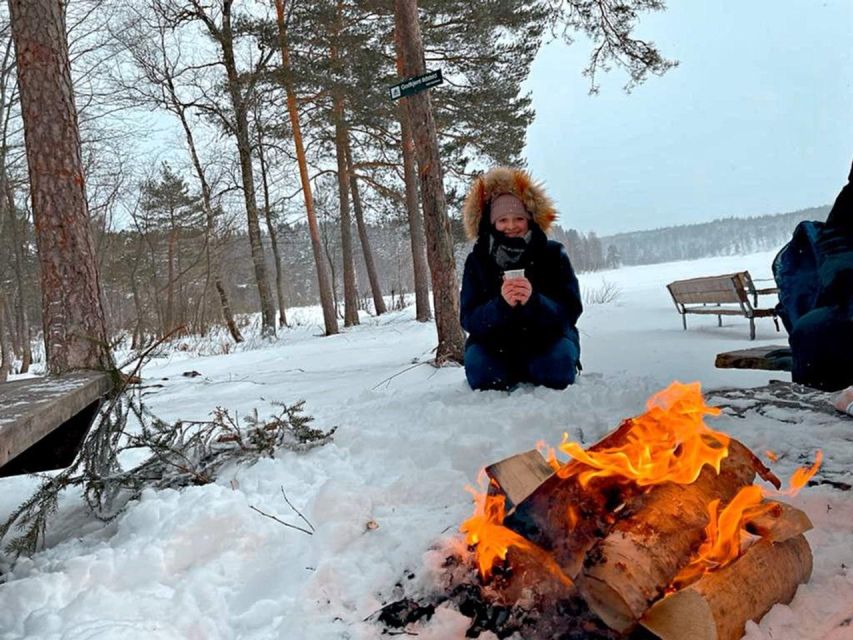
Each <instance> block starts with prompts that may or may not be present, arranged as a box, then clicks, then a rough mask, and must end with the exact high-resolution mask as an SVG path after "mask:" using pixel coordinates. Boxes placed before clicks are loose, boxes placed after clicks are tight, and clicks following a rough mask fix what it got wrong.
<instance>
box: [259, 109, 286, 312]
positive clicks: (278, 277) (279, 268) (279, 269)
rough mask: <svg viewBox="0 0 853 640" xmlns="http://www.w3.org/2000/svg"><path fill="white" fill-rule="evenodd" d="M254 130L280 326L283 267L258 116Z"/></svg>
mask: <svg viewBox="0 0 853 640" xmlns="http://www.w3.org/2000/svg"><path fill="white" fill-rule="evenodd" d="M255 131H257V133H258V161H259V162H260V165H261V185H262V187H263V190H264V219H265V220H266V223H267V233H269V234H270V246H271V247H272V255H273V261H274V262H275V291H276V295H277V296H278V324H279V326H280V327H286V326H287V311H286V309H287V305H286V304H285V298H284V268H283V265H282V262H281V251H279V248H278V231H276V229H275V223H274V221H273V219H272V207H271V206H270V185H269V175H268V173H267V158H266V154H265V153H264V135H263V130H262V128H261V119H260V117H256V118H255Z"/></svg>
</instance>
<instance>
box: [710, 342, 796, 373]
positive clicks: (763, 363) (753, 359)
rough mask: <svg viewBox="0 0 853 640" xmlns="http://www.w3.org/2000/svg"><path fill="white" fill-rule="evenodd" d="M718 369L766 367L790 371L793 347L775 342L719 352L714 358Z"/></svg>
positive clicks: (766, 368) (770, 369)
mask: <svg viewBox="0 0 853 640" xmlns="http://www.w3.org/2000/svg"><path fill="white" fill-rule="evenodd" d="M714 366H715V367H717V368H718V369H764V370H767V371H790V370H791V349H790V348H789V347H787V346H785V345H780V344H775V345H769V346H766V347H753V348H752V349H739V350H737V351H726V352H724V353H718V354H717V357H716V359H715V360H714Z"/></svg>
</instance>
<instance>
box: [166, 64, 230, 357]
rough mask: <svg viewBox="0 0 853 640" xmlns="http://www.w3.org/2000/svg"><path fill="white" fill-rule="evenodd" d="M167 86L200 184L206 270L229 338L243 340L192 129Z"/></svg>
mask: <svg viewBox="0 0 853 640" xmlns="http://www.w3.org/2000/svg"><path fill="white" fill-rule="evenodd" d="M168 86H169V91H170V99H171V100H172V104H173V107H174V109H175V112H176V113H177V114H178V118H180V120H181V126H182V127H183V129H184V137H185V138H186V141H187V147H189V151H190V158H191V159H192V163H193V168H194V169H195V174H196V178H198V181H199V184H200V185H201V204H202V207H203V208H204V218H205V223H206V229H205V230H206V232H207V238H206V239H205V243H206V245H207V247H206V248H207V263H208V270H209V271H213V284H214V286H215V287H216V292H217V293H218V294H219V309H220V311H221V312H222V320H223V321H224V322H225V326H226V327H227V328H228V333H230V334H231V339H232V340H234V342H238V343H239V342H243V334H241V333H240V329H239V328H238V327H237V324H236V323H235V322H234V314H233V313H232V311H231V302H230V300H229V299H228V291H227V290H226V289H225V283H224V282H223V281H222V257H221V256H220V255H219V254H218V253H216V254H214V249H213V246H212V245H213V244H214V243H215V242H216V240H217V233H216V220H215V217H214V214H213V203H212V202H211V198H210V185H209V184H208V183H207V178H206V177H205V175H204V169H203V168H202V166H201V160H200V159H199V157H198V152H197V151H196V147H195V136H193V132H192V129H190V125H189V122H187V116H186V113H185V111H184V109H183V105H180V104H179V103H178V100H177V93H176V92H175V88H174V86H173V85H172V81H171V78H170V79H169V80H168Z"/></svg>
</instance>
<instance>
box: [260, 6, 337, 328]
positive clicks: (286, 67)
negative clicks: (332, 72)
mask: <svg viewBox="0 0 853 640" xmlns="http://www.w3.org/2000/svg"><path fill="white" fill-rule="evenodd" d="M274 2H275V11H276V22H277V24H278V43H279V46H280V47H281V67H282V71H283V75H284V90H285V92H286V93H287V112H288V114H289V116H290V126H291V127H292V129H293V142H294V144H295V145H296V160H297V162H298V163H299V179H300V181H301V183H302V195H303V197H304V198H305V214H306V216H307V217H308V231H309V233H310V234H311V249H312V250H313V252H314V265H315V266H316V267H317V285H318V287H319V289H320V305H321V306H322V307H323V321H324V323H325V325H326V335H332V334H335V333H338V319H337V318H336V317H335V305H334V301H333V300H332V287H331V284H330V282H329V272H328V270H327V269H326V264H325V263H324V262H323V247H322V243H321V241H320V228H319V225H318V224H317V216H316V214H315V212H314V196H313V194H312V193H311V183H310V182H309V181H308V164H307V162H306V160H305V149H304V147H303V146H302V129H301V128H300V126H299V112H298V111H297V107H296V92H295V91H294V88H293V81H292V79H291V77H290V53H289V51H288V48H287V27H286V25H285V23H284V0H274Z"/></svg>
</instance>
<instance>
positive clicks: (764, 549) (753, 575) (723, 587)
mask: <svg viewBox="0 0 853 640" xmlns="http://www.w3.org/2000/svg"><path fill="white" fill-rule="evenodd" d="M811 572H812V552H811V549H810V548H809V543H808V542H807V541H806V539H805V537H804V536H802V535H799V536H797V537H795V538H791V539H789V540H786V541H784V542H770V541H769V540H760V541H758V542H756V543H755V544H753V545H752V546H751V547H749V549H747V551H746V553H745V554H744V555H743V556H741V557H740V558H738V559H737V560H735V561H734V562H733V563H732V564H730V565H729V566H727V567H724V568H723V569H720V570H719V571H714V572H712V573H708V574H706V575H705V576H703V577H702V578H701V579H700V580H699V581H698V582H694V583H693V584H692V585H690V586H689V587H686V588H684V589H681V590H680V591H677V592H676V593H674V594H672V595H670V596H667V597H666V598H663V599H662V600H659V601H658V602H657V603H656V604H655V605H654V606H653V607H651V608H650V609H649V610H648V611H647V612H646V615H645V616H643V620H642V621H641V624H642V625H643V626H644V627H646V628H647V629H648V630H649V631H651V632H653V633H654V634H655V636H656V637H658V638H660V639H661V640H680V639H681V638H690V640H738V639H739V638H741V637H743V634H744V631H745V628H746V623H747V622H748V621H749V620H755V621H758V620H760V619H761V618H762V617H763V616H764V614H765V613H767V612H768V611H769V610H770V609H771V607H773V605H775V604H777V603H778V604H788V603H789V602H790V601H791V600H792V599H793V598H794V594H795V593H796V592H797V587H798V586H799V585H800V584H801V583H804V582H807V581H808V579H809V576H810V575H811ZM839 637H840V636H839Z"/></svg>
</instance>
